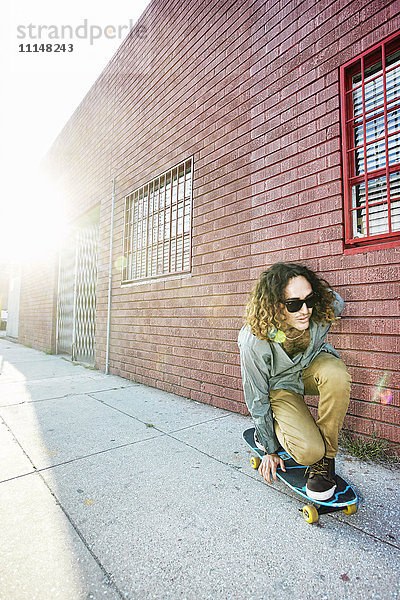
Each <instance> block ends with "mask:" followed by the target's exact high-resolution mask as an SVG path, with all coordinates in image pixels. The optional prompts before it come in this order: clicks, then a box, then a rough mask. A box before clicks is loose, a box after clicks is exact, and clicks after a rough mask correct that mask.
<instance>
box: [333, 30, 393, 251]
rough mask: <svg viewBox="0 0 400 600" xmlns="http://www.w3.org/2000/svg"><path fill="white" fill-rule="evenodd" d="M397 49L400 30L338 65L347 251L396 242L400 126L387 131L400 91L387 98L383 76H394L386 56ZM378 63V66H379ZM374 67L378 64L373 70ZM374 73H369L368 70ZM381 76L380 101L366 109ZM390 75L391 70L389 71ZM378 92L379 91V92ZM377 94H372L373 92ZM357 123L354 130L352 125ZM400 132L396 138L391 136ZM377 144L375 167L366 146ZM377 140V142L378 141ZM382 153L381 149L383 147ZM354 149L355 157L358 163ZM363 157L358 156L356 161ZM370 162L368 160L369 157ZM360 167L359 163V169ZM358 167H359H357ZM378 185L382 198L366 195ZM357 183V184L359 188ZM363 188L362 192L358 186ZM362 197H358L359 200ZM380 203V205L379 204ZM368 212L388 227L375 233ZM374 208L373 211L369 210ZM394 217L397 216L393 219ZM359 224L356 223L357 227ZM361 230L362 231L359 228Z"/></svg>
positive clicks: (385, 78)
mask: <svg viewBox="0 0 400 600" xmlns="http://www.w3.org/2000/svg"><path fill="white" fill-rule="evenodd" d="M399 50H400V32H398V33H396V34H394V35H392V36H390V37H389V38H387V39H385V40H384V41H382V42H381V43H379V44H376V45H375V46H373V47H372V48H370V49H369V50H366V51H365V52H363V53H362V54H360V55H359V56H357V57H355V58H354V59H352V60H350V61H349V62H347V63H346V64H344V65H343V66H342V67H341V68H340V96H341V125H342V151H343V179H344V210H345V249H347V250H348V252H357V251H360V250H359V249H360V248H361V249H362V250H363V251H364V252H365V251H366V250H367V249H370V250H372V249H376V248H378V247H379V248H380V247H393V246H399V245H400V227H399V224H398V223H397V222H396V223H394V225H393V226H392V218H393V221H395V218H394V212H393V214H392V210H393V211H394V209H396V215H397V212H398V204H400V185H399V189H398V190H397V187H396V190H395V195H394V196H393V195H392V194H391V186H392V189H393V190H394V189H395V186H396V185H397V177H396V175H397V173H398V174H399V178H400V156H399V157H397V142H398V143H399V144H400V125H398V126H397V124H396V126H395V130H394V131H390V132H389V131H388V114H389V115H390V118H392V117H393V116H394V118H395V121H397V113H396V114H395V111H396V110H398V111H399V114H400V94H399V95H396V97H395V98H394V100H393V98H391V99H390V100H389V101H388V98H387V75H388V74H389V73H390V72H391V71H393V74H392V76H395V69H396V68H397V69H398V68H399V67H398V65H397V66H396V63H395V64H394V66H391V65H387V64H386V63H387V58H388V57H389V56H393V54H394V53H395V52H397V51H399ZM379 63H381V68H380V70H379ZM374 69H377V71H376V73H375V74H374V72H373V71H374ZM371 73H372V74H371ZM354 77H358V78H359V81H358V82H356V83H355V81H354V79H353V78H354ZM380 77H382V87H383V102H382V103H381V104H380V105H379V104H378V106H375V107H373V108H372V109H369V110H368V108H366V100H370V98H366V86H369V87H371V85H372V87H378V85H379V83H380V82H379V83H378V80H379V78H380ZM389 78H390V75H389ZM374 81H375V82H376V86H375V85H374ZM360 92H361V113H359V114H354V105H355V100H354V99H355V97H356V95H357V94H358V96H359V98H360ZM377 97H379V96H377ZM373 98H375V96H373ZM378 119H381V121H380V126H382V124H384V134H383V135H381V136H380V137H375V138H373V139H372V142H371V141H368V139H367V136H368V133H367V127H368V126H369V128H371V127H372V125H373V123H372V121H374V123H375V124H376V123H377V122H378ZM357 128H358V133H357V132H356V129H357ZM357 135H358V136H359V137H360V138H361V139H362V142H361V143H359V144H357V143H356V139H357ZM396 135H397V136H398V137H395V136H396ZM389 141H390V144H391V146H392V145H393V144H395V154H396V160H397V158H398V159H399V161H398V162H394V163H391V162H390V154H389ZM379 143H381V144H382V146H383V144H384V150H383V154H384V164H379V166H377V165H376V168H369V166H368V160H369V159H368V150H369V151H370V152H369V154H370V155H371V150H372V151H373V147H372V146H373V145H374V144H375V148H377V147H379ZM377 144H378V145H377ZM381 152H382V151H381ZM357 153H359V158H358V162H357ZM360 157H361V160H360ZM373 158H374V159H375V163H378V162H379V161H380V160H381V158H382V156H381V158H380V159H379V160H378V158H377V156H376V155H375V156H373ZM371 162H372V161H371ZM360 166H361V168H360ZM357 170H358V171H360V172H357ZM374 186H375V189H378V190H379V187H381V189H382V190H385V188H386V190H385V191H386V193H383V194H382V195H381V197H380V199H378V200H376V199H375V198H374V197H372V193H371V198H372V200H369V196H368V194H369V188H372V189H374ZM357 188H358V189H357ZM362 189H363V194H364V195H363V194H362V192H361V191H360V190H362ZM357 194H358V200H357V202H358V204H357V202H354V197H355V196H357ZM360 198H361V200H360ZM380 207H382V208H380ZM370 212H371V217H375V216H376V213H379V214H378V217H382V218H383V219H385V218H387V224H388V225H387V231H380V232H378V233H375V232H374V231H372V232H371V231H370V229H373V227H372V225H371V224H370V214H369V213H370ZM373 213H375V215H374V214H373ZM397 220H398V219H397ZM359 221H361V225H360V229H361V231H362V232H361V233H356V234H355V233H354V230H355V224H356V225H357V223H358V222H359ZM357 228H358V226H357ZM363 230H364V231H363Z"/></svg>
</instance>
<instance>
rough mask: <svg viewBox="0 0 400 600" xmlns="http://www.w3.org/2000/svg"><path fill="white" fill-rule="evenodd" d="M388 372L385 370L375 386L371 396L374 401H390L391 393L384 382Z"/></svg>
mask: <svg viewBox="0 0 400 600" xmlns="http://www.w3.org/2000/svg"><path fill="white" fill-rule="evenodd" d="M388 376H389V373H388V372H386V373H384V374H383V376H382V377H381V379H380V380H379V383H378V385H377V386H376V391H375V394H374V397H373V401H374V402H380V403H381V404H384V405H386V404H390V403H391V402H392V398H393V393H392V390H390V389H389V388H388V387H386V385H385V384H386V382H387V379H388Z"/></svg>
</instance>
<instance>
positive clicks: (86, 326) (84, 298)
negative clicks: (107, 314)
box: [57, 223, 99, 365]
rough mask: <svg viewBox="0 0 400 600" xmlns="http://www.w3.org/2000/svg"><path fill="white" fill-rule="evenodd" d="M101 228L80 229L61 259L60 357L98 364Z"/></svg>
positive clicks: (58, 348) (58, 330) (95, 225)
mask: <svg viewBox="0 0 400 600" xmlns="http://www.w3.org/2000/svg"><path fill="white" fill-rule="evenodd" d="M98 236H99V226H98V224H97V223H96V224H91V225H89V226H86V227H83V228H80V229H76V230H75V231H74V232H73V234H72V235H71V236H70V237H69V238H68V239H67V240H66V243H65V244H64V248H63V249H62V252H61V255H60V268H59V278H58V310H57V353H58V354H67V355H68V356H70V357H71V358H72V360H77V361H79V362H84V363H87V364H89V365H93V364H94V358H95V357H94V348H95V331H96V283H97V243H98Z"/></svg>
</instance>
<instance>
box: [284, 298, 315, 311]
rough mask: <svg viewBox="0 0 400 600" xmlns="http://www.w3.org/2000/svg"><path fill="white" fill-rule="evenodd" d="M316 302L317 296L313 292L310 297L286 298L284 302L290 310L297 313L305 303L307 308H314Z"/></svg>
mask: <svg viewBox="0 0 400 600" xmlns="http://www.w3.org/2000/svg"><path fill="white" fill-rule="evenodd" d="M316 302H317V298H316V296H314V294H312V295H311V296H308V298H304V300H286V301H285V302H284V304H285V306H286V308H287V310H288V312H290V313H295V312H299V310H300V309H301V308H302V306H303V304H304V303H305V304H306V306H307V308H313V307H314V306H315V304H316Z"/></svg>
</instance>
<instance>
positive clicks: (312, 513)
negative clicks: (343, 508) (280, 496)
mask: <svg viewBox="0 0 400 600" xmlns="http://www.w3.org/2000/svg"><path fill="white" fill-rule="evenodd" d="M303 517H304V518H305V520H306V521H307V523H317V521H318V519H319V514H318V511H317V509H316V508H315V506H314V505H313V504H307V506H304V507H303Z"/></svg>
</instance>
